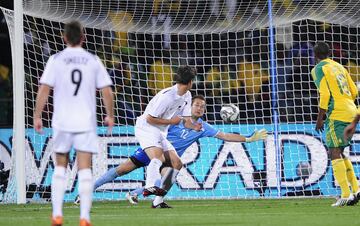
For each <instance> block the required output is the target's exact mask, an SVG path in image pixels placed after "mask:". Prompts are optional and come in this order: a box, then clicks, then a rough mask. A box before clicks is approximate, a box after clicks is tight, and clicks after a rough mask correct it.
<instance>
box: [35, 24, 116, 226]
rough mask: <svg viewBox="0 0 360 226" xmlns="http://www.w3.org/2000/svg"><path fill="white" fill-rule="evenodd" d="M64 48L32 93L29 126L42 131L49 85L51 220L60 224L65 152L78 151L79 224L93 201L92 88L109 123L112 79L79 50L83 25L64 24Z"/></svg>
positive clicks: (94, 142)
mask: <svg viewBox="0 0 360 226" xmlns="http://www.w3.org/2000/svg"><path fill="white" fill-rule="evenodd" d="M64 41H65V43H66V44H67V48H66V49H64V50H63V51H61V52H59V53H57V54H55V55H53V56H51V57H50V58H49V61H48V62H47V64H46V67H45V70H44V73H43V75H42V77H41V79H40V83H41V86H40V88H39V91H38V94H37V97H36V107H35V112H34V128H35V130H36V131H37V132H39V133H41V132H42V120H41V113H42V111H43V109H44V106H45V104H46V102H47V99H48V96H49V92H50V90H51V89H53V95H54V113H53V117H52V128H53V149H54V152H55V153H56V165H55V169H54V173H53V176H52V182H51V201H52V207H53V208H52V225H53V226H60V225H62V224H63V213H62V206H63V199H64V193H65V190H66V184H67V183H66V168H67V165H68V162H69V151H70V149H71V147H73V148H74V149H75V150H76V151H77V154H76V156H77V167H78V181H79V195H80V197H81V204H80V226H89V225H91V224H90V209H91V205H92V191H93V178H92V172H91V160H92V155H93V154H96V153H97V151H98V149H99V148H98V140H97V134H96V126H97V124H96V89H100V91H101V94H102V97H103V100H104V104H105V109H106V117H105V119H104V120H105V124H107V125H108V129H109V131H111V128H112V127H113V125H114V116H113V94H112V90H111V85H112V82H111V79H110V77H109V75H108V73H107V71H106V69H105V67H104V65H103V64H102V63H101V61H100V59H99V58H98V57H97V56H95V55H93V54H91V53H89V52H87V51H86V50H84V49H83V48H82V47H81V46H82V44H83V41H84V33H83V27H82V25H81V24H80V23H79V22H77V21H72V22H70V23H68V24H66V25H65V29H64Z"/></svg>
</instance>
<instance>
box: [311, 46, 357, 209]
mask: <svg viewBox="0 0 360 226" xmlns="http://www.w3.org/2000/svg"><path fill="white" fill-rule="evenodd" d="M314 53H315V58H316V60H317V62H318V64H317V65H316V66H315V67H314V68H313V69H312V71H311V74H312V76H313V79H314V81H315V84H316V86H317V88H318V91H319V94H320V102H319V113H318V117H317V121H316V131H323V130H324V117H325V115H326V116H327V117H326V120H325V134H326V146H327V147H328V149H329V152H330V157H331V164H332V166H333V171H334V177H335V178H336V180H337V182H338V183H339V185H340V188H341V198H340V199H338V200H337V201H336V202H335V203H334V204H332V206H334V207H336V206H344V205H353V204H354V203H356V202H357V198H354V195H355V197H357V196H358V195H360V194H359V187H358V181H357V179H356V176H355V173H354V168H353V166H352V163H351V161H350V160H349V159H348V158H347V157H345V155H344V153H343V152H344V148H345V147H347V146H349V141H350V140H348V139H344V136H343V134H344V129H345V127H346V126H348V125H349V124H350V123H351V122H352V121H353V119H354V117H355V115H356V106H355V103H354V100H355V98H356V96H357V95H358V90H357V88H356V85H355V83H354V82H353V80H352V79H351V77H350V75H349V73H348V71H347V70H346V69H345V68H344V67H343V66H342V65H341V64H339V63H337V62H335V61H333V60H331V59H330V58H329V56H330V48H329V46H328V44H326V43H325V42H319V43H317V44H316V45H315V47H314ZM349 183H350V185H351V188H352V191H350V188H349Z"/></svg>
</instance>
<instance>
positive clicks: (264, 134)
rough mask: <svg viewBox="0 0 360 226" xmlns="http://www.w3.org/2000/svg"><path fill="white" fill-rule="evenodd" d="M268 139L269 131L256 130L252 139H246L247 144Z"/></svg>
mask: <svg viewBox="0 0 360 226" xmlns="http://www.w3.org/2000/svg"><path fill="white" fill-rule="evenodd" d="M266 137H267V131H266V129H261V130H259V131H258V130H255V131H254V133H253V135H252V136H251V137H247V138H246V139H245V142H254V141H258V140H264V139H266Z"/></svg>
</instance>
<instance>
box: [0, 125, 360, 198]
mask: <svg viewBox="0 0 360 226" xmlns="http://www.w3.org/2000/svg"><path fill="white" fill-rule="evenodd" d="M215 127H216V128H218V129H220V130H221V131H223V132H235V133H240V134H243V135H249V134H251V133H252V132H253V131H254V129H261V128H265V129H267V130H268V134H269V136H268V138H267V139H266V140H265V141H258V142H254V143H235V142H224V141H222V140H219V139H216V138H202V139H200V140H199V141H198V142H196V143H194V144H193V145H192V146H191V147H189V148H188V149H187V150H186V152H185V153H184V155H183V156H182V161H183V163H184V165H185V166H184V168H183V169H182V170H181V171H180V173H179V175H178V177H177V183H176V185H175V186H173V188H172V189H171V191H170V192H169V193H168V197H169V198H179V199H194V198H256V197H260V196H264V197H278V195H279V194H278V187H277V186H278V185H279V184H280V185H281V189H280V191H281V194H280V195H281V196H298V195H301V196H303V195H311V196H315V195H326V196H335V195H338V194H339V193H340V192H339V189H338V187H337V186H336V184H335V181H334V177H333V174H332V169H331V164H330V159H329V157H328V154H327V150H326V148H325V146H324V143H323V141H322V138H321V136H319V134H317V133H316V132H315V131H314V125H312V124H281V125H280V126H279V139H280V140H279V141H280V146H281V158H279V159H281V162H280V163H279V164H278V163H277V162H276V161H277V158H276V150H275V145H274V135H273V133H272V125H237V124H236V125H215ZM98 134H99V140H100V149H99V154H98V155H96V156H94V158H93V173H94V177H95V178H98V177H100V176H101V175H102V174H103V173H105V172H106V171H107V170H108V169H109V168H111V167H114V166H116V165H118V164H120V163H121V162H122V161H125V160H126V159H127V158H128V156H130V155H131V154H132V153H133V152H134V151H135V150H136V149H137V147H138V146H139V144H138V143H137V140H136V138H135V137H134V128H133V127H132V126H121V127H116V128H114V130H113V134H112V135H111V136H107V135H105V134H106V128H99V129H98ZM26 136H27V144H26V150H24V151H25V155H26V162H25V169H26V184H27V185H28V187H29V185H32V186H35V187H38V188H43V189H44V188H46V187H48V186H50V183H51V175H52V172H53V161H52V159H53V156H52V152H51V145H52V144H51V129H45V131H44V134H42V135H39V134H36V133H35V132H34V130H32V129H28V130H26ZM11 138H12V129H1V130H0V159H1V161H3V162H4V163H5V168H6V169H11V163H10V157H11ZM353 140H354V142H353V145H352V146H351V147H350V148H348V149H347V150H346V152H347V153H348V155H349V158H350V160H351V161H352V162H353V164H354V168H355V173H356V175H359V170H360V168H359V164H358V163H359V162H360V153H359V152H360V151H357V150H359V148H357V146H358V141H360V135H358V134H355V135H354V138H353ZM74 158H75V153H74V151H73V150H72V151H71V159H72V160H74ZM279 166H280V169H279V168H278V167H279ZM144 170H145V169H143V168H140V169H137V170H135V171H133V172H131V173H130V174H128V175H125V176H123V177H121V178H118V179H117V180H116V181H114V183H108V184H106V185H103V186H102V187H100V188H99V190H98V191H97V192H96V193H95V194H94V198H95V199H121V198H124V195H125V192H127V191H129V190H132V189H135V188H138V187H141V186H143V185H144V183H145V171H144ZM278 170H280V172H281V178H278V176H277V175H278V174H277V171H278ZM68 177H69V180H68V181H69V182H68V184H67V189H68V191H67V194H66V197H65V199H66V200H68V201H71V200H73V199H74V197H75V196H76V195H77V182H76V163H74V161H73V163H72V164H70V166H69V167H68ZM38 190H41V189H38ZM36 197H38V196H36V194H35V196H34V198H36Z"/></svg>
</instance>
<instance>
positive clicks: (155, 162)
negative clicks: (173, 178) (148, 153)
mask: <svg viewBox="0 0 360 226" xmlns="http://www.w3.org/2000/svg"><path fill="white" fill-rule="evenodd" d="M161 165H162V162H161V161H160V160H159V159H156V158H153V159H152V160H151V161H150V164H149V165H148V167H147V170H146V184H145V188H150V187H153V186H155V182H156V180H159V179H161V175H160V167H161Z"/></svg>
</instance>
